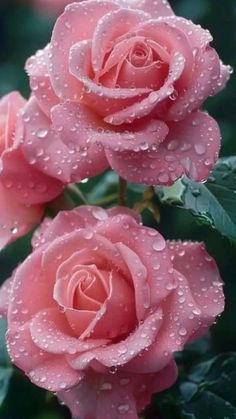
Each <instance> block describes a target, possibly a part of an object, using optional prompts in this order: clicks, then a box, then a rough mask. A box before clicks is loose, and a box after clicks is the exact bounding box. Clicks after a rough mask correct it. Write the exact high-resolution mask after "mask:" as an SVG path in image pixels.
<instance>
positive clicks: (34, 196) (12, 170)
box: [0, 148, 63, 206]
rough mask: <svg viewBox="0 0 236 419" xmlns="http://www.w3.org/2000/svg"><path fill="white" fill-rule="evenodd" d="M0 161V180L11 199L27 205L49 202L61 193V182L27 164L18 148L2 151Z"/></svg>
mask: <svg viewBox="0 0 236 419" xmlns="http://www.w3.org/2000/svg"><path fill="white" fill-rule="evenodd" d="M42 150H43V149H42ZM36 152H37V151H36ZM1 161H2V170H1V173H0V181H1V182H2V184H3V185H4V186H5V188H6V189H7V191H8V192H9V194H11V195H12V200H13V199H16V200H17V201H18V202H19V203H21V204H24V205H27V206H28V205H37V204H44V203H46V202H49V201H51V200H53V199H54V198H56V196H58V195H59V194H60V193H61V191H62V188H63V185H62V183H61V182H59V181H58V180H57V179H53V178H51V177H49V176H47V175H46V174H44V173H42V172H40V171H39V170H37V168H35V167H34V166H31V165H29V164H28V162H27V161H26V160H25V158H24V155H23V153H22V150H21V149H20V148H17V149H14V148H12V149H8V150H6V151H4V153H3V154H2V159H1Z"/></svg>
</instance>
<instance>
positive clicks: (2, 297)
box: [0, 277, 13, 318]
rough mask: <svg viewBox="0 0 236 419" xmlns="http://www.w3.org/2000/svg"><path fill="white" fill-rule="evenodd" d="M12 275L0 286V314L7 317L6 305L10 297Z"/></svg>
mask: <svg viewBox="0 0 236 419" xmlns="http://www.w3.org/2000/svg"><path fill="white" fill-rule="evenodd" d="M12 283H13V277H10V278H8V279H6V280H5V281H4V282H3V284H2V285H1V287H0V316H3V317H4V318H7V312H8V306H9V303H10V298H11V289H12Z"/></svg>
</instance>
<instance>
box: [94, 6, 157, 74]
mask: <svg viewBox="0 0 236 419" xmlns="http://www.w3.org/2000/svg"><path fill="white" fill-rule="evenodd" d="M150 17H151V16H150V15H149V14H147V13H144V12H142V11H140V10H128V9H120V10H115V11H112V12H110V13H107V14H106V15H104V16H103V17H101V19H100V20H99V21H98V23H97V26H96V28H95V30H94V33H93V38H92V45H91V50H92V53H91V55H92V66H93V70H94V72H95V74H96V73H98V74H99V72H100V71H101V69H102V66H103V64H104V58H105V56H106V53H107V52H108V51H109V50H110V49H111V45H113V43H114V41H117V39H119V38H120V37H121V36H122V35H124V34H126V33H127V32H129V31H132V29H133V28H134V27H135V26H137V25H139V24H140V23H142V22H144V21H145V20H147V19H150ZM134 39H135V38H134ZM127 42H128V43H129V38H127Z"/></svg>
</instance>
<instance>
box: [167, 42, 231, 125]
mask: <svg viewBox="0 0 236 419" xmlns="http://www.w3.org/2000/svg"><path fill="white" fill-rule="evenodd" d="M219 77H220V60H219V56H218V54H217V53H216V51H215V50H214V49H213V48H210V47H208V48H206V49H205V50H203V51H201V50H200V51H199V53H198V54H197V55H196V57H195V69H194V72H193V80H192V83H191V84H190V86H189V88H187V89H186V91H185V92H184V93H182V94H181V93H180V95H179V96H177V98H176V100H175V101H173V103H172V105H171V106H170V109H169V111H168V112H167V114H166V115H165V119H167V120H171V121H178V120H183V119H184V118H186V117H187V116H188V115H189V114H190V113H191V112H192V111H194V110H196V109H198V108H199V107H200V106H201V104H202V103H203V102H204V100H206V98H207V97H208V96H210V95H213V94H214V91H215V88H216V87H217V81H218V79H219ZM225 82H226V81H225Z"/></svg>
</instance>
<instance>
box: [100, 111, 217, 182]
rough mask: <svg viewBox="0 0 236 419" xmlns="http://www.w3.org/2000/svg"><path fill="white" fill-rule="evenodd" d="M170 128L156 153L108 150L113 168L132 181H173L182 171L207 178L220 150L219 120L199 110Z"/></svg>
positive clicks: (200, 178)
mask: <svg viewBox="0 0 236 419" xmlns="http://www.w3.org/2000/svg"><path fill="white" fill-rule="evenodd" d="M169 130H170V131H169V134H168V136H167V139H166V141H163V142H162V143H161V144H160V146H159V147H158V150H157V151H156V152H154V153H150V152H148V153H147V152H138V153H131V152H126V153H122V152H120V153H117V152H114V151H111V150H106V156H107V159H108V161H109V163H110V166H111V168H112V169H113V170H114V171H115V172H117V173H118V174H119V175H120V176H121V177H123V178H124V179H127V180H128V181H129V182H133V183H143V184H148V185H171V184H173V183H174V182H175V181H176V180H177V179H178V178H179V177H180V176H182V174H186V175H187V176H189V177H190V178H191V179H193V180H196V181H200V182H202V181H204V180H206V179H207V177H208V175H209V172H210V170H211V169H212V167H213V166H214V164H215V162H216V160H217V157H218V153H219V147H220V138H221V135H220V130H219V127H218V125H217V123H216V121H215V120H214V119H213V118H211V117H210V116H209V115H207V114H206V113H203V112H200V111H199V112H194V113H192V114H191V115H190V116H188V117H187V118H186V119H185V120H184V121H180V122H177V123H170V124H169Z"/></svg>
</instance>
